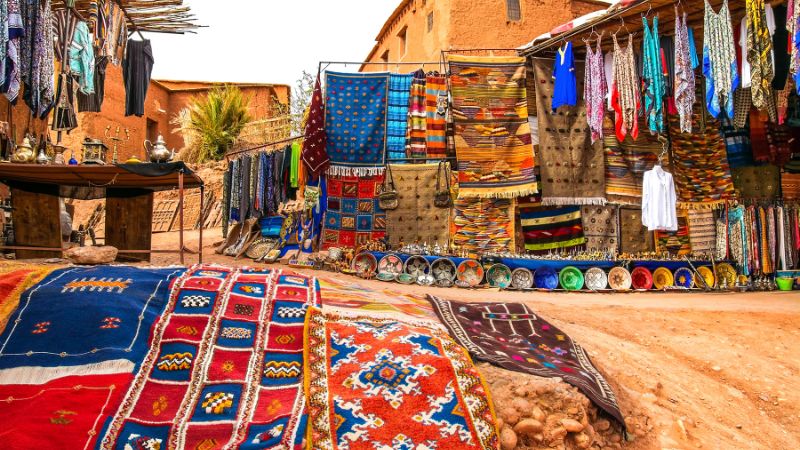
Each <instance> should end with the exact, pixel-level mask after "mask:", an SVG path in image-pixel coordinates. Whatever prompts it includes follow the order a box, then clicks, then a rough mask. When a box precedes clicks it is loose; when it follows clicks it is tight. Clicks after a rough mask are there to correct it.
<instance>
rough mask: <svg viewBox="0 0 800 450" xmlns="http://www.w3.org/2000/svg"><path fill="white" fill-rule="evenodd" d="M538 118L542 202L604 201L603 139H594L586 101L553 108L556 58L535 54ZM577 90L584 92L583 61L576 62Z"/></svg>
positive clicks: (571, 203)
mask: <svg viewBox="0 0 800 450" xmlns="http://www.w3.org/2000/svg"><path fill="white" fill-rule="evenodd" d="M533 67H534V72H535V74H536V102H537V107H536V109H537V112H538V116H537V118H538V121H539V161H541V163H540V165H541V188H542V202H543V203H544V204H545V205H603V204H605V203H606V199H605V197H606V180H605V169H604V167H605V165H604V159H605V155H604V151H603V141H602V140H597V141H596V142H595V143H594V144H592V142H591V136H590V134H591V133H589V125H588V123H587V122H586V105H585V104H584V103H583V100H582V99H581V100H579V102H578V104H577V105H576V106H574V107H562V108H559V111H557V112H553V111H552V109H551V107H550V106H551V100H552V96H553V89H554V84H553V60H547V59H540V58H534V59H533ZM575 76H576V77H577V79H578V83H577V84H578V92H583V63H576V64H575Z"/></svg>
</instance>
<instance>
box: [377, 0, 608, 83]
mask: <svg viewBox="0 0 800 450" xmlns="http://www.w3.org/2000/svg"><path fill="white" fill-rule="evenodd" d="M608 5H609V2H608V1H604V0H489V1H487V0H402V1H401V2H400V4H399V5H398V6H397V8H396V9H395V10H394V12H393V13H392V14H391V16H389V18H388V19H387V20H386V23H384V25H383V27H382V28H381V30H380V32H379V33H378V36H377V37H376V38H375V46H374V47H373V48H372V51H370V53H369V55H368V56H367V58H366V60H365V61H367V62H371V63H379V64H365V65H363V66H362V67H361V70H362V71H380V70H391V71H397V72H410V71H413V70H416V69H417V67H414V68H412V67H408V66H407V67H402V66H400V67H396V66H392V64H391V63H394V62H417V61H419V62H424V61H439V60H440V59H441V51H442V50H453V49H480V48H496V49H505V48H517V47H519V46H520V45H523V44H524V43H526V42H528V41H530V40H531V38H532V37H533V36H538V35H539V34H541V33H544V32H547V31H550V30H551V29H552V28H553V27H555V26H558V25H560V24H562V23H564V22H567V21H570V20H572V19H574V18H576V17H579V16H582V15H584V14H587V13H589V12H592V11H596V10H599V9H604V8H607V7H608ZM381 63H382V64H381ZM431 69H433V67H431V68H430V69H429V68H427V67H426V70H431Z"/></svg>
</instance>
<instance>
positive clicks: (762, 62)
mask: <svg viewBox="0 0 800 450" xmlns="http://www.w3.org/2000/svg"><path fill="white" fill-rule="evenodd" d="M746 5H747V58H746V59H747V62H748V63H749V64H750V78H751V82H752V84H751V93H752V95H753V106H755V107H756V108H758V109H763V108H765V107H766V105H767V99H766V97H767V96H768V95H772V78H773V77H774V76H775V71H774V67H773V61H772V58H773V57H772V37H771V36H770V31H769V28H768V27H767V23H766V21H767V18H766V10H765V7H764V0H747V2H746Z"/></svg>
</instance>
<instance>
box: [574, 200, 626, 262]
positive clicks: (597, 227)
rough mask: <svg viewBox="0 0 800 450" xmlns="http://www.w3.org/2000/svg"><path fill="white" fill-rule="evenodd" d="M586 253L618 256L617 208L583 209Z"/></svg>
mask: <svg viewBox="0 0 800 450" xmlns="http://www.w3.org/2000/svg"><path fill="white" fill-rule="evenodd" d="M581 220H582V221H583V234H584V236H586V251H589V252H602V253H610V254H612V255H616V254H617V249H618V248H619V233H618V230H617V207H616V206H584V207H583V208H581Z"/></svg>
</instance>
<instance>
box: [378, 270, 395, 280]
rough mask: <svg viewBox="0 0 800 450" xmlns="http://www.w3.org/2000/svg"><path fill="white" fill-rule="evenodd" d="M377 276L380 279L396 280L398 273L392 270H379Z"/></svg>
mask: <svg viewBox="0 0 800 450" xmlns="http://www.w3.org/2000/svg"><path fill="white" fill-rule="evenodd" d="M375 278H377V279H378V280H380V281H394V280H395V279H396V278H397V275H395V274H393V273H391V272H378V275H377V276H376V277H375Z"/></svg>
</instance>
